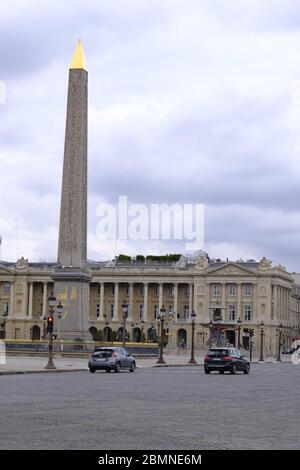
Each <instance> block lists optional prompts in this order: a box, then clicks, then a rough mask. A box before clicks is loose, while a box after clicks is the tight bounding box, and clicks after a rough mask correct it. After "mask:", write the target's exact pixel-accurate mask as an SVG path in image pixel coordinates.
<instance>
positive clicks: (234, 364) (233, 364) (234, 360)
mask: <svg viewBox="0 0 300 470" xmlns="http://www.w3.org/2000/svg"><path fill="white" fill-rule="evenodd" d="M213 370H217V371H218V372H219V373H220V374H224V372H225V371H228V372H230V373H231V374H235V373H236V372H238V371H242V372H244V374H249V371H250V362H249V361H248V360H247V359H246V358H245V357H244V356H243V354H242V353H241V352H240V351H239V350H238V349H237V348H210V350H209V351H208V353H207V355H206V356H205V358H204V371H205V373H206V374H210V372H211V371H213Z"/></svg>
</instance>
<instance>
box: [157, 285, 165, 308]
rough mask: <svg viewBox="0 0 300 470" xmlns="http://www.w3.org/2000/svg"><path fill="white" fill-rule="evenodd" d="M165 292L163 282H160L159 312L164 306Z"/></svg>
mask: <svg viewBox="0 0 300 470" xmlns="http://www.w3.org/2000/svg"><path fill="white" fill-rule="evenodd" d="M163 292H164V288H163V283H162V282H161V283H160V284H159V291H158V309H159V312H160V310H161V308H162V306H163Z"/></svg>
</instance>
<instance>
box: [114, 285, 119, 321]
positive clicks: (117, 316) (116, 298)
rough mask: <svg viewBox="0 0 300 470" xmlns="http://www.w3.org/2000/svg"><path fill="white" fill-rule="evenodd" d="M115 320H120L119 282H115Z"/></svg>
mask: <svg viewBox="0 0 300 470" xmlns="http://www.w3.org/2000/svg"><path fill="white" fill-rule="evenodd" d="M114 320H119V283H118V282H115V296H114Z"/></svg>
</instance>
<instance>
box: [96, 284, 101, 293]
mask: <svg viewBox="0 0 300 470" xmlns="http://www.w3.org/2000/svg"><path fill="white" fill-rule="evenodd" d="M100 288H101V286H100V284H97V292H98V295H100V292H101V290H100Z"/></svg>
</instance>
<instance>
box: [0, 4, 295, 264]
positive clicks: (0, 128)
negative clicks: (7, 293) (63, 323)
mask: <svg viewBox="0 0 300 470" xmlns="http://www.w3.org/2000/svg"><path fill="white" fill-rule="evenodd" d="M0 12H1V13H0V57H1V60H0V80H2V81H4V82H5V88H6V102H5V104H1V105H0V202H1V204H0V235H1V234H2V237H3V242H2V247H1V249H2V253H1V257H2V259H7V260H14V259H16V258H17V257H19V256H22V255H23V256H25V257H27V258H29V260H31V261H34V260H35V261H39V260H54V259H56V252H57V230H58V219H59V205H60V201H59V198H60V184H61V172H62V159H63V146H64V127H65V110H66V93H67V78H68V65H69V63H70V60H71V57H72V54H73V51H74V48H75V45H76V41H77V39H78V38H79V37H80V38H82V40H83V44H84V49H85V54H86V60H87V64H88V70H89V227H88V242H89V250H88V255H89V258H92V259H110V258H112V257H114V255H115V254H116V253H120V252H121V253H124V252H126V253H129V254H137V253H166V252H184V249H185V248H184V242H179V241H176V240H175V241H172V240H171V241H170V242H157V241H153V242H145V241H130V240H129V241H124V240H121V241H118V242H103V241H101V240H99V238H97V230H96V229H97V223H98V219H97V215H96V210H97V206H98V205H99V204H101V203H104V202H106V203H113V204H114V203H116V201H117V200H118V197H119V195H127V197H128V200H129V202H131V203H143V204H149V203H168V204H171V203H181V204H183V203H203V204H205V245H204V249H205V250H206V251H208V252H209V254H210V255H211V256H212V257H220V258H227V257H229V258H230V259H233V260H236V259H238V258H240V257H242V258H256V259H259V258H260V257H261V256H267V257H269V258H271V259H273V260H274V262H275V263H281V264H283V265H285V266H286V267H287V268H288V269H289V270H291V271H300V250H299V244H300V209H299V200H300V4H299V2H296V1H295V0H285V2H282V1H281V0H251V1H250V0H243V2H241V1H240V0H97V1H96V0H86V1H84V2H82V1H75V0H66V1H64V2H62V1H56V0H43V2H41V1H38V0H23V1H22V0H0Z"/></svg>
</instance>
